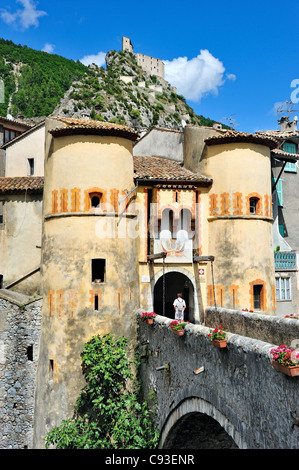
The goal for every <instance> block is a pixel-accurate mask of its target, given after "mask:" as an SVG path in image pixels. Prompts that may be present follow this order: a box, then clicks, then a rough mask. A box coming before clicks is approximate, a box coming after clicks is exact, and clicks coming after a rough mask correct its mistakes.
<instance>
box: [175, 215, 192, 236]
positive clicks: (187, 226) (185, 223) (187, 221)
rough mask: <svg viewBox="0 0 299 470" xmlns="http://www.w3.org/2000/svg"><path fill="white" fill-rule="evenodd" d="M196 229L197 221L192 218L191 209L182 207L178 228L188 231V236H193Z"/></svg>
mask: <svg viewBox="0 0 299 470" xmlns="http://www.w3.org/2000/svg"><path fill="white" fill-rule="evenodd" d="M194 229H195V221H194V220H192V214H191V211H190V209H182V210H181V211H180V215H179V221H178V230H185V231H186V232H187V233H188V238H189V239H190V238H192V237H193V234H194V233H193V232H194Z"/></svg>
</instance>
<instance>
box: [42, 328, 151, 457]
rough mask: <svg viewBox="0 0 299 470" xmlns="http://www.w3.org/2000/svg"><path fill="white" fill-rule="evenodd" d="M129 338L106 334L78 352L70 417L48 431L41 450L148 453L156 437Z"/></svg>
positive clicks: (97, 337)
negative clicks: (78, 375) (81, 382)
mask: <svg viewBox="0 0 299 470" xmlns="http://www.w3.org/2000/svg"><path fill="white" fill-rule="evenodd" d="M128 345H129V340H128V339H127V338H124V337H122V336H117V337H116V336H113V335H111V334H108V335H105V336H103V337H101V336H99V335H98V336H94V337H93V338H92V339H91V340H90V341H89V342H88V343H86V344H85V345H84V348H83V351H82V353H81V358H82V370H83V374H84V376H85V380H86V385H85V387H84V388H83V389H82V390H81V393H80V395H79V397H78V399H77V401H76V405H75V411H74V417H73V419H70V420H65V421H63V422H62V424H61V425H60V426H58V427H55V428H53V429H52V430H51V431H50V432H49V433H48V434H47V436H46V437H45V442H46V448H49V447H50V446H51V445H54V446H55V447H56V448H57V449H154V448H156V447H157V445H158V441H159V434H158V432H157V431H156V430H155V428H154V425H153V422H152V420H151V417H150V412H149V410H148V407H147V404H146V403H145V402H141V401H140V399H139V396H140V394H139V385H138V383H137V381H136V379H134V378H133V372H132V363H131V362H130V360H129V359H128Z"/></svg>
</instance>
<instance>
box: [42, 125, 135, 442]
mask: <svg viewBox="0 0 299 470" xmlns="http://www.w3.org/2000/svg"><path fill="white" fill-rule="evenodd" d="M45 132H46V148H45V184H44V208H43V241H42V265H41V271H42V289H43V317H42V332H41V340H40V356H39V363H38V373H37V384H36V407H35V423H34V448H40V447H43V437H44V436H45V435H46V433H47V432H48V431H49V430H50V429H51V428H52V427H53V426H57V425H59V424H60V423H61V421H62V420H63V419H67V418H69V417H71V416H72V413H73V409H74V404H75V400H76V398H77V397H78V395H79V392H80V390H81V388H82V387H83V386H84V380H83V376H82V373H81V358H80V353H81V350H82V346H83V345H84V343H86V342H87V341H88V340H89V339H90V338H91V337H92V336H94V335H96V334H101V335H103V334H107V333H113V334H117V335H124V336H126V337H128V338H133V337H134V334H135V321H134V312H135V310H136V308H138V306H139V305H138V274H137V273H138V265H137V250H136V244H137V236H136V233H135V226H136V215H135V211H134V194H135V193H134V191H132V190H133V189H134V186H135V185H134V179H133V174H134V170H133V157H132V142H133V141H134V140H135V139H136V138H137V133H135V131H133V130H132V129H130V128H128V127H126V126H120V125H116V124H110V123H104V122H98V121H89V120H75V119H64V118H49V119H47V120H46V130H45ZM131 191H132V192H131Z"/></svg>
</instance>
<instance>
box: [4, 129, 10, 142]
mask: <svg viewBox="0 0 299 470" xmlns="http://www.w3.org/2000/svg"><path fill="white" fill-rule="evenodd" d="M9 140H10V132H9V130H8V129H5V131H4V143H5V144H6V143H7V142H9Z"/></svg>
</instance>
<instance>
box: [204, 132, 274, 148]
mask: <svg viewBox="0 0 299 470" xmlns="http://www.w3.org/2000/svg"><path fill="white" fill-rule="evenodd" d="M230 142H249V143H254V144H261V145H266V146H268V147H269V148H270V149H274V148H275V147H277V141H276V140H275V139H274V138H273V137H272V136H268V135H267V136H266V135H263V134H250V133H247V132H237V131H233V130H229V131H227V132H225V134H222V135H217V136H212V137H208V138H207V139H205V143H206V144H207V145H220V144H223V143H230Z"/></svg>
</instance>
